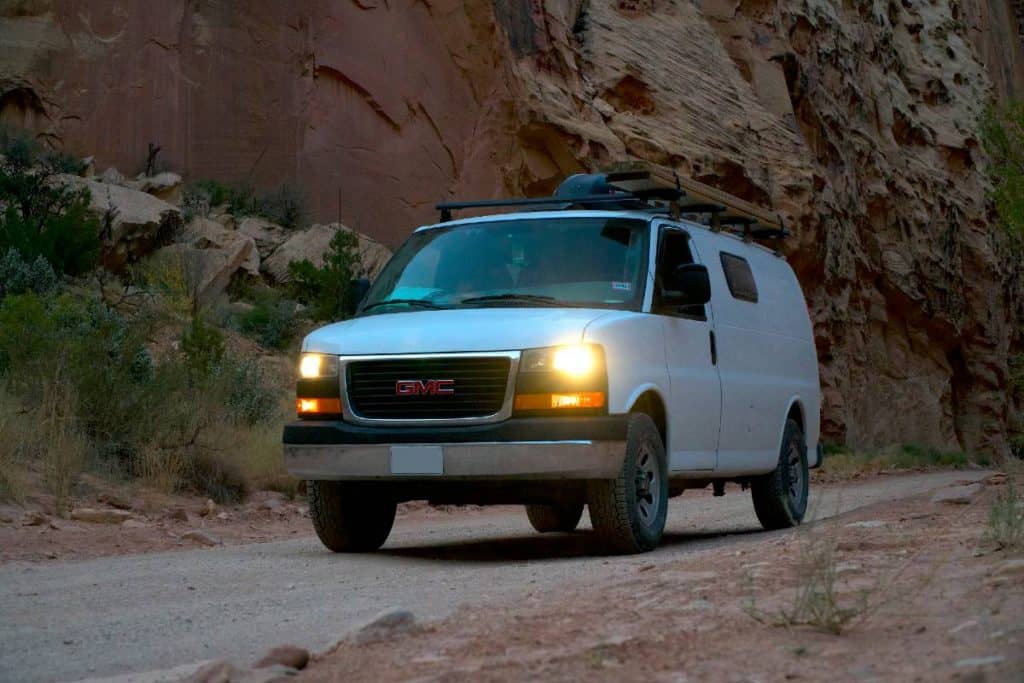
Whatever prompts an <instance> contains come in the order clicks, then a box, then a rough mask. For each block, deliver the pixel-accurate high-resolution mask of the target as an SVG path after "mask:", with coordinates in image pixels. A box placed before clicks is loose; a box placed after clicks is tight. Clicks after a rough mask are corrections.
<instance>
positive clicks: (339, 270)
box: [288, 230, 362, 320]
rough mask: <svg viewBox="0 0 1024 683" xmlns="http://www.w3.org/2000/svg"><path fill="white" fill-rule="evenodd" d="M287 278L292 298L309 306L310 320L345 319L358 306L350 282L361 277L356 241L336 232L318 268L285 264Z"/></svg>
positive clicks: (305, 263) (302, 263) (301, 263)
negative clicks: (289, 281) (289, 279)
mask: <svg viewBox="0 0 1024 683" xmlns="http://www.w3.org/2000/svg"><path fill="white" fill-rule="evenodd" d="M288 274H289V275H290V276H291V288H292V292H293V294H294V296H295V298H296V299H298V300H299V301H300V302H302V303H303V304H305V305H307V306H309V310H310V313H311V314H312V315H313V317H314V318H316V319H317V320H340V319H342V318H345V317H347V316H348V315H350V314H351V312H352V311H353V310H355V307H356V305H357V304H358V302H357V301H355V292H354V291H353V290H352V281H353V280H354V279H355V278H357V277H359V276H361V275H362V264H361V260H360V257H359V239H358V238H357V237H356V235H355V233H353V232H350V231H348V230H339V231H338V232H337V233H335V235H334V237H332V238H331V242H330V244H329V246H328V249H327V253H325V254H324V265H323V266H322V267H321V268H317V267H316V266H314V265H313V264H312V263H311V262H310V261H308V260H305V259H304V260H302V261H293V262H292V263H289V264H288Z"/></svg>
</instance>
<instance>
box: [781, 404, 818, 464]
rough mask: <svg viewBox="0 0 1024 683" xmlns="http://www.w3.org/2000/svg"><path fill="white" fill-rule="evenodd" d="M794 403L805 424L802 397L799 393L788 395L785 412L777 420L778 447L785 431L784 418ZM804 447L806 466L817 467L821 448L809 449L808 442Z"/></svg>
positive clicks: (787, 415) (805, 436)
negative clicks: (805, 450)
mask: <svg viewBox="0 0 1024 683" xmlns="http://www.w3.org/2000/svg"><path fill="white" fill-rule="evenodd" d="M794 405H795V406H796V407H797V410H799V411H800V417H801V418H802V420H803V423H804V424H805V425H806V424H807V414H806V412H804V402H803V399H802V398H801V397H800V394H795V395H793V396H791V397H790V399H789V401H787V402H786V410H785V412H783V413H782V419H781V420H780V421H779V425H780V426H779V448H780V449H781V448H782V436H783V434H784V433H785V432H786V420H787V419H788V418H789V411H791V410H792V409H793V406H794ZM804 438H805V439H806V438H807V433H806V431H805V432H804ZM804 447H805V448H806V449H807V467H808V468H810V469H812V470H813V469H814V468H815V467H819V466H820V465H821V449H820V448H815V449H811V447H810V444H808V443H805V444H804Z"/></svg>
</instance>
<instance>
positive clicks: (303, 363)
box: [299, 353, 338, 379]
mask: <svg viewBox="0 0 1024 683" xmlns="http://www.w3.org/2000/svg"><path fill="white" fill-rule="evenodd" d="M337 374H338V357H337V356H327V355H324V354H322V353H304V354H302V359H301V360H300V361H299V377H301V378H302V379H318V378H320V377H336V376H337Z"/></svg>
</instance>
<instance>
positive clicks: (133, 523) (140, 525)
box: [121, 519, 149, 529]
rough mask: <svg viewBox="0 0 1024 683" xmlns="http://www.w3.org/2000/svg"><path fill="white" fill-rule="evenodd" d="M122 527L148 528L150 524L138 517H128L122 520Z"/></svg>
mask: <svg viewBox="0 0 1024 683" xmlns="http://www.w3.org/2000/svg"><path fill="white" fill-rule="evenodd" d="M121 528H123V529H148V528H149V525H148V524H146V523H145V522H140V521H139V520H137V519H126V520H124V521H123V522H121Z"/></svg>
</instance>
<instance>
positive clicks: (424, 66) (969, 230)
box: [0, 0, 1024, 454]
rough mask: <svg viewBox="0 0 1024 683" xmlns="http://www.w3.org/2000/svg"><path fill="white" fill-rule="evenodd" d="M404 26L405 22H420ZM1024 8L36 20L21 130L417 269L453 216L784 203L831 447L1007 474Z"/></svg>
mask: <svg viewBox="0 0 1024 683" xmlns="http://www.w3.org/2000/svg"><path fill="white" fill-rule="evenodd" d="M399 5H401V6H399ZM1016 6H1017V5H1016V2H1015V0H967V1H966V2H958V1H957V0H903V1H902V2H899V1H896V0H846V1H845V2H838V1H836V0H694V1H690V0H678V1H675V0H617V1H612V2H597V1H594V0H591V1H590V2H586V1H584V0H532V1H527V0H492V1H488V2H485V1H481V0H477V1H473V2H465V3H463V2H457V1H455V0H426V1H424V2H416V3H412V2H410V3H396V2H392V3H388V2H385V1H382V0H300V1H298V2H293V3H287V4H286V3H277V2H269V1H260V2H243V1H241V0H216V1H215V0H168V1H167V2H161V3H152V2H150V3H143V2H130V1H124V0H122V1H115V0H15V1H13V2H7V3H4V4H3V6H2V9H0V120H3V121H6V122H13V123H16V124H19V125H25V126H27V127H30V128H32V129H33V130H35V131H36V132H37V134H38V135H39V136H40V137H41V138H43V139H45V140H47V141H49V142H50V144H52V145H54V146H56V147H61V148H64V149H67V150H69V151H71V152H75V153H79V154H95V155H96V158H97V162H98V164H99V166H100V167H101V168H102V167H104V166H105V165H108V164H112V165H115V166H117V167H118V168H120V169H121V170H122V171H125V172H129V173H134V172H137V171H138V170H140V169H141V167H142V165H143V163H144V160H145V155H146V148H147V144H148V143H150V142H154V143H159V144H160V145H161V146H162V148H163V152H162V153H161V154H162V156H161V158H162V159H163V160H164V161H165V163H167V164H168V165H169V166H170V167H171V168H172V169H174V170H177V171H179V172H181V173H183V174H185V175H186V177H189V178H193V179H197V178H216V179H219V180H223V181H244V182H251V183H253V184H255V185H257V186H261V187H270V186H273V185H276V184H278V183H281V182H293V183H295V184H297V185H299V186H300V187H302V188H304V189H305V190H306V191H307V193H308V194H309V197H310V201H311V205H312V208H313V211H314V213H315V214H316V217H317V218H318V219H321V220H337V219H340V220H341V221H343V222H345V223H347V224H349V225H352V226H354V227H356V228H357V229H358V230H360V231H361V232H364V233H366V234H368V235H371V236H373V237H376V238H378V239H380V240H382V241H384V242H386V243H388V244H390V245H392V246H394V245H395V244H397V243H398V242H400V241H401V240H402V239H403V238H404V236H405V235H406V234H408V232H409V230H410V229H411V227H413V226H414V225H417V224H420V223H424V222H428V221H431V220H432V219H433V217H434V215H435V214H434V213H433V211H432V206H433V204H434V203H435V202H436V201H438V200H440V199H442V198H447V197H452V196H460V197H490V196H495V195H508V194H544V193H547V192H550V191H551V190H552V189H553V188H554V187H555V186H556V185H557V183H558V181H559V180H560V179H561V178H562V177H564V176H565V175H566V174H568V173H573V172H578V171H582V170H590V169H595V168H599V167H601V166H602V165H605V164H607V163H609V162H613V161H620V160H623V159H629V158H640V159H648V160H652V161H656V162H658V163H663V164H669V165H671V166H674V167H675V168H677V169H679V171H680V172H682V173H685V174H688V175H691V176H693V177H696V178H698V179H700V180H703V181H705V182H709V183H711V184H714V185H716V186H718V187H721V188H723V189H725V190H728V191H730V192H733V193H735V194H738V195H740V196H742V197H744V198H746V199H750V200H753V201H757V202H762V203H766V204H771V205H773V206H775V207H776V208H777V209H778V210H779V211H780V212H781V213H782V214H783V215H784V216H785V217H786V219H787V221H788V223H789V224H790V226H791V227H792V229H793V231H794V233H795V237H794V238H793V239H792V240H790V243H789V244H788V245H787V246H786V247H785V250H786V252H787V256H788V257H789V259H790V261H791V262H792V263H793V264H794V267H795V268H796V269H797V271H798V274H799V275H800V278H801V282H802V283H803V286H804V289H805V292H806V294H807V296H808V302H809V306H810V309H811V313H812V316H813V318H814V321H815V329H816V334H817V343H818V348H819V355H820V357H821V362H822V382H823V388H824V392H825V399H826V400H825V415H824V427H825V433H826V437H827V438H829V439H832V440H836V441H842V442H845V443H848V444H850V445H852V446H855V447H863V448H871V447H877V446H882V445H886V444H892V443H908V442H915V443H921V444H925V445H931V446H936V447H940V448H955V449H967V450H978V451H984V452H988V453H999V454H1005V453H1006V452H1007V438H1008V434H1009V433H1010V432H1019V431H1020V429H1021V421H1020V411H1019V406H1017V405H1015V402H1014V400H1013V399H1012V397H1011V396H1010V392H1009V390H1008V386H1009V370H1008V358H1009V357H1010V356H1011V355H1013V354H1016V353H1020V351H1021V344H1022V327H1024V324H1022V321H1024V309H1022V306H1024V303H1022V302H1024V297H1022V292H1024V284H1022V280H1024V276H1022V273H1021V270H1022V268H1021V264H1020V262H1019V260H1020V257H1019V256H1016V257H1015V256H1013V255H1012V253H1011V251H1010V248H1009V245H1008V243H1007V240H1006V239H1005V236H1004V235H1002V233H1001V232H1000V230H999V229H998V228H997V227H996V226H995V225H994V217H993V216H992V214H991V207H990V206H989V204H988V203H987V202H986V199H985V196H986V192H987V191H988V189H989V186H988V184H987V181H986V179H985V174H984V169H985V164H986V160H985V158H984V154H983V152H982V150H981V149H980V143H979V141H978V139H977V136H976V133H975V130H976V127H977V126H976V124H977V118H978V116H979V114H980V112H981V111H982V108H983V107H984V105H985V103H986V102H987V101H989V100H990V98H992V97H996V98H1003V99H1005V98H1010V97H1024V43H1022V40H1021V37H1020V30H1021V29H1020V27H1021V23H1020V21H1021V17H1018V16H1017V14H1016V13H1015V12H1016V10H1015V8H1016Z"/></svg>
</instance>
